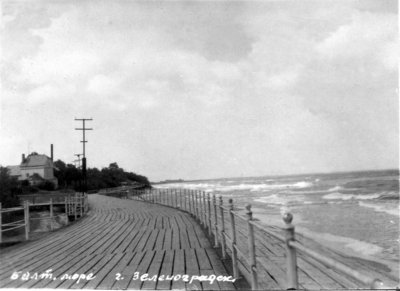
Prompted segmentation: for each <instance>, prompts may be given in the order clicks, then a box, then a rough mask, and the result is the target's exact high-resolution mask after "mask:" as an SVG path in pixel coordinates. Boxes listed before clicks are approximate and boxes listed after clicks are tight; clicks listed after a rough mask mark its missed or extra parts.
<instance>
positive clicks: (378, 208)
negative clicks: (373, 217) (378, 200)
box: [358, 201, 400, 216]
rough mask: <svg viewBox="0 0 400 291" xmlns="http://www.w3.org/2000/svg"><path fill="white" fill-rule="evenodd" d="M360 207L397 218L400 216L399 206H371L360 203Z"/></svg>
mask: <svg viewBox="0 0 400 291" xmlns="http://www.w3.org/2000/svg"><path fill="white" fill-rule="evenodd" d="M358 205H360V206H363V207H367V208H372V209H374V210H375V211H376V212H385V213H387V214H391V215H395V216H400V207H399V205H397V207H396V205H391V204H390V205H376V204H370V203H365V202H361V201H360V202H358ZM389 207H390V208H389Z"/></svg>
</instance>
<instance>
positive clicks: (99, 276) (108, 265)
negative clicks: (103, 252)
mask: <svg viewBox="0 0 400 291" xmlns="http://www.w3.org/2000/svg"><path fill="white" fill-rule="evenodd" d="M122 256H123V254H122V253H120V254H110V255H108V256H106V257H105V258H104V259H102V260H100V262H99V264H98V265H96V266H95V267H94V268H93V269H92V272H93V273H94V274H95V276H96V278H95V279H94V280H92V281H89V282H87V284H86V285H84V287H85V289H95V288H96V287H97V286H98V285H100V283H101V282H102V281H103V279H104V278H105V277H106V276H107V275H108V273H110V271H111V270H112V269H113V268H114V267H115V266H116V265H117V263H118V262H119V261H120V260H121V258H122Z"/></svg>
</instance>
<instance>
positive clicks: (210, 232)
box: [207, 192, 212, 237]
mask: <svg viewBox="0 0 400 291" xmlns="http://www.w3.org/2000/svg"><path fill="white" fill-rule="evenodd" d="M207 208H208V209H207V211H208V235H209V236H210V237H211V234H212V227H211V198H210V192H208V193H207Z"/></svg>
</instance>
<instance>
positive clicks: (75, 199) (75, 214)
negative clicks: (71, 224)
mask: <svg viewBox="0 0 400 291" xmlns="http://www.w3.org/2000/svg"><path fill="white" fill-rule="evenodd" d="M77 197H78V194H77V193H76V192H75V196H74V216H75V221H76V220H77V219H78V211H77V209H76V208H77V207H78V203H77V202H78V199H77Z"/></svg>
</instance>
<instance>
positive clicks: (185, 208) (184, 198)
mask: <svg viewBox="0 0 400 291" xmlns="http://www.w3.org/2000/svg"><path fill="white" fill-rule="evenodd" d="M181 192H183V193H182V195H183V209H184V210H185V211H187V198H186V191H185V189H181Z"/></svg>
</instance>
